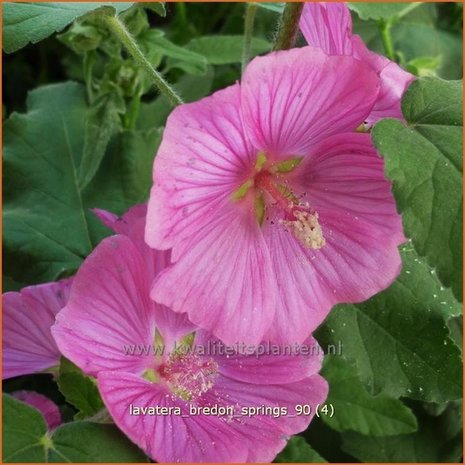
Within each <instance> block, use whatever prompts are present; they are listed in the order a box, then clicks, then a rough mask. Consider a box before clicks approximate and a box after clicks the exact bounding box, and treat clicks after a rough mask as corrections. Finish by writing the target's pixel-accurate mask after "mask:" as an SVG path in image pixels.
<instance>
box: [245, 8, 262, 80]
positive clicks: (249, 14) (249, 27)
mask: <svg viewBox="0 0 465 465" xmlns="http://www.w3.org/2000/svg"><path fill="white" fill-rule="evenodd" d="M257 8H258V5H257V4H256V3H247V5H246V7H245V21H244V46H243V48H242V72H244V70H245V67H246V66H247V63H248V62H249V59H250V51H251V49H252V36H253V26H254V20H255V13H256V12H257Z"/></svg>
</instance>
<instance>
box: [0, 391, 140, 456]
mask: <svg viewBox="0 0 465 465" xmlns="http://www.w3.org/2000/svg"><path fill="white" fill-rule="evenodd" d="M146 461H147V458H146V456H145V454H143V452H142V451H141V450H140V449H138V448H137V447H136V446H135V445H134V444H132V443H131V442H130V441H129V440H128V439H127V438H126V437H125V436H124V435H123V434H122V433H121V432H120V431H119V430H118V429H117V428H116V427H115V426H114V425H106V424H100V423H99V424H97V423H90V422H87V421H77V422H73V423H66V424H63V425H62V426H59V427H58V428H57V429H56V430H54V431H53V433H50V432H47V426H46V423H45V420H44V418H43V416H42V415H41V413H39V411H38V410H36V409H35V408H33V407H30V406H29V405H27V404H25V403H23V402H20V401H19V400H16V399H14V398H13V397H11V396H9V395H6V394H3V462H4V463H5V462H10V463H17V462H23V463H24V462H33V463H45V462H61V463H62V462H74V463H76V462H78V463H79V462H80V463H83V462H84V463H85V462H118V463H124V462H146Z"/></svg>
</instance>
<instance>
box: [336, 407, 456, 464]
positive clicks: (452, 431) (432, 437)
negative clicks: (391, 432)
mask: <svg viewBox="0 0 465 465" xmlns="http://www.w3.org/2000/svg"><path fill="white" fill-rule="evenodd" d="M460 411H461V407H460V406H459V405H454V404H452V405H450V406H449V407H448V408H447V410H446V411H445V412H444V413H443V414H442V415H441V416H440V417H439V418H433V417H429V416H427V415H426V414H425V413H422V412H419V414H418V416H419V418H418V424H419V425H420V428H419V431H418V432H417V433H413V434H403V435H399V436H389V437H371V436H370V437H367V436H363V435H361V434H358V433H344V435H343V436H344V442H343V449H344V450H345V451H346V452H347V453H349V454H351V455H352V456H354V457H356V458H357V459H358V460H360V461H362V462H371V463H376V462H385V463H396V462H404V463H424V462H429V463H446V462H452V463H457V462H460V460H461V457H462V441H461V440H462V433H461V428H462V424H461V414H460Z"/></svg>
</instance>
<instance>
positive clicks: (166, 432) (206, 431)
mask: <svg viewBox="0 0 465 465" xmlns="http://www.w3.org/2000/svg"><path fill="white" fill-rule="evenodd" d="M98 384H99V389H100V392H101V394H102V398H103V400H104V402H105V405H106V406H107V408H108V410H109V412H110V414H111V416H112V417H113V419H114V420H115V423H116V424H117V426H118V427H119V428H120V429H121V430H122V431H123V432H124V433H125V434H126V435H127V436H128V437H129V438H130V439H131V441H133V442H134V443H136V444H137V445H138V446H139V447H140V448H142V449H143V450H144V451H145V452H146V453H147V454H148V455H149V456H150V457H152V458H153V459H154V460H156V461H157V462H244V461H245V460H246V457H247V445H245V444H243V443H241V442H240V441H239V440H238V439H237V435H236V434H234V432H233V431H232V430H231V429H230V428H229V427H228V423H227V422H225V421H224V420H222V419H220V418H217V417H210V416H204V415H201V416H200V415H198V416H196V415H192V416H190V415H189V410H188V404H187V403H186V402H183V401H181V400H179V399H178V398H177V397H175V396H173V395H171V394H170V393H169V392H168V391H167V390H166V388H164V387H163V385H160V384H152V383H150V382H149V381H146V380H144V379H142V378H140V377H139V376H137V375H134V374H130V373H121V372H103V373H100V374H99V376H98ZM131 404H132V405H133V406H138V407H155V406H159V407H179V408H180V409H181V410H182V413H183V415H184V416H177V415H174V414H171V415H159V416H152V415H141V416H135V415H130V413H129V408H130V405H131Z"/></svg>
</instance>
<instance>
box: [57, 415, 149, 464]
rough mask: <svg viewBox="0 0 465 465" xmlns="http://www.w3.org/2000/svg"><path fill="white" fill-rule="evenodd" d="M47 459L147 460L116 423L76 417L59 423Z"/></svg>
mask: <svg viewBox="0 0 465 465" xmlns="http://www.w3.org/2000/svg"><path fill="white" fill-rule="evenodd" d="M51 439H52V443H53V448H52V449H50V450H49V452H48V462H71V463H83V462H84V463H85V462H94V463H99V462H100V463H102V462H107V463H108V462H110V463H111V462H116V463H126V462H136V463H140V462H147V461H148V460H147V457H146V455H145V454H144V453H143V452H142V451H141V450H140V449H139V448H138V447H137V446H135V445H134V444H132V443H131V442H130V441H129V439H127V438H126V437H125V436H124V435H123V433H121V432H120V431H119V430H118V428H116V426H114V425H106V424H101V423H98V424H97V423H90V422H87V421H76V422H73V423H66V424H64V425H63V426H61V427H59V428H58V429H57V430H56V431H55V432H54V433H53V436H52V438H51Z"/></svg>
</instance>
